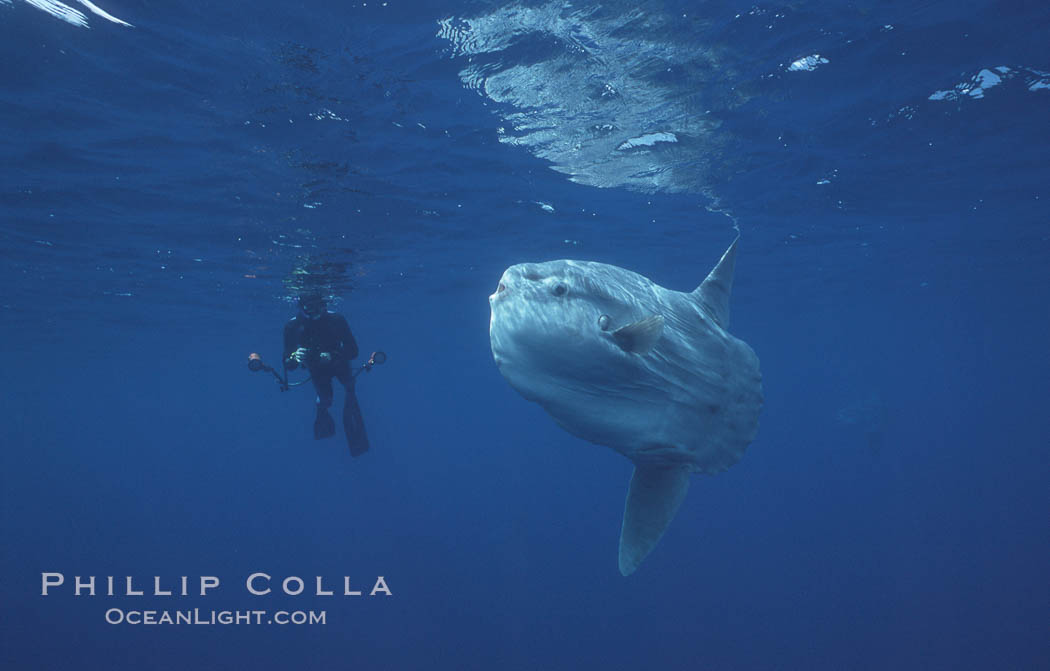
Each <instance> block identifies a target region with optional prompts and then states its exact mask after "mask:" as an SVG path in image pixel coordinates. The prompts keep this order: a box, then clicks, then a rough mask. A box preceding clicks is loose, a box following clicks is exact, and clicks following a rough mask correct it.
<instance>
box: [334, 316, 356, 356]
mask: <svg viewBox="0 0 1050 671" xmlns="http://www.w3.org/2000/svg"><path fill="white" fill-rule="evenodd" d="M336 317H338V318H339V340H340V341H342V347H341V348H340V351H339V354H340V355H341V356H342V357H343V358H345V359H346V360H347V361H352V360H353V359H356V358H357V341H356V340H354V334H353V333H351V332H350V325H349V324H347V323H346V317H344V316H343V315H336Z"/></svg>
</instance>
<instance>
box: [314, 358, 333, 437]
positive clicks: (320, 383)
mask: <svg viewBox="0 0 1050 671" xmlns="http://www.w3.org/2000/svg"><path fill="white" fill-rule="evenodd" d="M310 379H311V380H313V383H314V390H315V391H317V417H316V418H315V419H314V439H315V440H320V439H322V438H330V437H332V436H334V435H335V420H334V419H332V415H331V414H330V413H329V412H328V408H330V407H332V396H333V395H334V394H333V391H332V374H331V373H330V372H327V371H325V372H321V371H310Z"/></svg>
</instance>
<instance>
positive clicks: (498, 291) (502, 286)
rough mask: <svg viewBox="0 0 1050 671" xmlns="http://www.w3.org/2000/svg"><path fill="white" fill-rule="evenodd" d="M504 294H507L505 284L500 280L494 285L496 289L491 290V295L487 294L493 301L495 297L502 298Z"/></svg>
mask: <svg viewBox="0 0 1050 671" xmlns="http://www.w3.org/2000/svg"><path fill="white" fill-rule="evenodd" d="M506 295H507V285H506V284H504V283H503V282H500V283H499V286H497V287H496V291H495V292H493V293H492V295H490V296H489V301H494V300H496V299H497V298H502V297H503V296H506Z"/></svg>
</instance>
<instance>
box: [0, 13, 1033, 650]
mask: <svg viewBox="0 0 1050 671" xmlns="http://www.w3.org/2000/svg"><path fill="white" fill-rule="evenodd" d="M100 2H101V0H100ZM337 4H338V6H336V5H337ZM71 5H72V6H73V7H75V8H77V10H78V11H79V12H81V13H82V14H81V18H82V20H81V19H78V18H77V16H76V15H73V14H69V13H67V15H66V16H67V18H66V19H65V20H63V19H61V18H59V17H56V16H52V15H49V14H48V13H46V12H45V11H42V10H41V9H39V8H37V7H33V6H31V5H30V4H28V3H27V2H25V1H24V0H0V35H2V38H0V60H2V63H3V69H2V71H0V72H2V74H0V82H2V86H0V129H2V131H3V132H2V133H0V156H2V159H3V160H2V163H0V178H2V179H0V259H2V265H0V280H2V286H3V289H2V290H0V315H2V319H3V326H4V328H3V329H2V333H3V335H2V338H3V340H2V343H3V348H2V350H0V351H2V352H3V355H4V359H5V361H4V363H5V366H4V369H5V373H4V376H3V379H4V380H5V384H4V385H3V388H2V390H0V408H2V409H0V418H2V427H3V436H4V438H3V441H2V442H3V449H2V450H0V455H2V457H0V458H2V462H0V472H2V481H0V483H2V500H0V503H2V508H0V522H2V530H3V537H4V538H3V552H2V555H0V557H2V569H3V572H2V576H3V579H2V580H0V590H2V592H0V603H2V608H3V612H2V615H0V622H2V624H0V666H2V667H3V668H5V669H8V668H9V669H28V668H37V669H70V668H85V669H93V668H107V669H110V668H158V669H187V668H207V669H212V668H214V669H220V668H221V669H228V668H326V669H331V668H355V669H380V668H391V669H407V668H451V669H536V668H552V669H578V668H600V669H628V668H652V669H845V668H850V669H889V668H922V669H961V668H973V669H988V668H1003V669H1007V668H1008V669H1022V668H1024V669H1027V668H1032V669H1034V668H1045V666H1046V664H1047V661H1046V660H1047V658H1048V656H1050V638H1048V637H1047V622H1048V615H1050V612H1048V608H1050V581H1048V580H1047V566H1048V565H1050V526H1048V519H1050V518H1048V511H1050V505H1048V504H1050V496H1048V492H1050V489H1048V487H1047V481H1048V476H1050V456H1048V445H1050V441H1048V435H1050V413H1048V412H1047V404H1048V403H1047V402H1048V401H1050V393H1048V391H1047V377H1048V374H1050V353H1048V348H1047V342H1048V341H1050V338H1048V336H1050V311H1048V310H1047V298H1048V296H1050V263H1048V262H1050V186H1048V185H1050V168H1048V163H1047V155H1048V149H1050V123H1048V121H1050V47H1048V46H1047V42H1046V35H1047V34H1048V32H1047V31H1048V29H1050V10H1048V8H1047V5H1045V3H1034V2H1015V3H992V2H969V3H956V2H927V3H915V2H855V3H836V2H791V3H787V2H783V3H762V4H752V3H737V2H730V1H716V2H699V3H698V2H670V1H669V2H641V3H634V2H632V3H627V2H623V3H621V2H612V3H602V4H601V5H598V4H588V3H582V2H581V3H577V2H572V3H568V2H561V1H556V2H546V3H545V2H525V3H515V4H510V3H496V2H481V1H473V2H459V3H454V2H446V3H429V2H400V1H398V0H389V1H388V2H385V3H384V2H374V1H371V0H370V1H369V2H368V3H367V4H365V3H361V2H355V3H308V4H307V5H306V6H302V5H298V4H279V3H260V2H256V3H245V2H226V3H190V2H181V3H177V2H172V3H150V2H144V1H143V0H108V1H107V2H105V3H104V4H102V8H103V9H104V10H105V11H107V12H110V13H111V14H112V15H113V16H114V17H119V18H120V19H122V20H123V21H126V22H128V23H130V24H133V26H134V27H126V26H123V25H119V24H117V23H115V22H112V21H109V20H106V19H105V18H104V17H101V16H99V15H96V14H93V13H91V12H90V11H89V10H88V8H87V7H86V6H84V5H80V4H76V3H71ZM825 61H826V62H825ZM793 63H797V65H794V66H793V65H792V64H793ZM807 68H809V69H807ZM734 228H739V229H740V231H741V233H742V237H741V248H740V256H739V259H738V263H737V273H736V284H735V287H734V295H733V324H732V329H731V330H732V332H733V333H734V334H735V335H737V336H738V337H740V338H742V339H743V340H745V341H747V342H748V343H749V344H750V345H751V346H752V347H753V348H754V349H755V351H756V352H757V354H758V356H759V358H760V359H761V363H762V372H763V387H764V393H765V407H764V409H763V413H762V416H761V425H760V429H759V433H758V437H757V439H756V440H755V441H754V443H753V444H752V445H751V446H750V448H749V449H748V451H747V453H746V455H745V457H744V459H743V460H742V461H741V462H740V463H738V464H737V465H735V466H734V467H732V468H731V469H730V470H729V471H727V472H725V473H722V474H719V475H717V476H714V477H704V476H695V477H694V482H693V485H692V490H691V492H690V494H689V496H688V498H687V499H686V501H685V504H684V505H683V507H682V509H681V510H680V512H679V514H678V517H677V518H676V519H675V521H674V522H673V524H672V525H671V527H670V529H669V530H668V532H667V534H666V536H665V537H664V538H663V540H662V541H661V542H660V544H659V546H658V547H657V548H656V550H655V551H654V552H653V554H652V555H651V556H650V557H649V558H648V559H647V560H646V562H645V563H644V564H643V565H642V567H641V569H640V570H639V571H638V572H637V573H636V574H634V575H633V576H631V577H629V578H623V577H621V576H620V575H619V573H618V571H617V568H616V547H617V539H618V535H619V529H620V519H621V515H622V511H623V496H624V493H625V490H626V484H627V480H628V478H629V475H630V471H631V466H630V463H629V462H628V461H626V460H625V459H623V458H622V457H620V456H619V455H617V454H615V453H614V452H613V451H611V450H608V449H606V448H604V447H599V446H594V445H590V444H588V443H586V442H584V441H582V440H579V439H577V438H574V437H572V436H570V435H569V434H567V433H565V432H564V431H562V430H561V429H560V428H558V427H557V425H555V424H554V422H553V421H551V420H550V418H549V417H548V416H547V415H546V414H545V413H544V412H543V411H542V410H541V409H540V408H539V407H538V406H536V405H533V404H530V403H528V402H526V401H525V400H524V399H523V398H521V397H520V396H519V395H518V394H517V393H515V392H514V391H513V390H512V389H511V388H510V387H509V386H508V385H507V384H506V382H505V381H504V380H503V379H502V377H501V376H500V374H499V371H498V370H497V369H496V367H495V366H494V365H493V362H492V356H491V353H490V350H489V344H488V331H487V329H488V319H489V311H488V304H487V300H486V298H487V296H488V295H489V294H490V293H491V292H492V291H493V290H494V288H495V285H496V283H497V280H498V279H499V276H500V273H501V272H502V271H503V269H504V268H506V267H507V266H509V265H511V264H513V263H517V262H521V261H526V260H547V259H556V258H581V259H591V260H597V261H603V262H607V263H613V264H616V265H620V266H623V267H626V268H630V269H632V270H635V271H637V272H640V273H642V274H644V275H646V276H648V277H651V278H652V279H653V280H654V281H656V282H658V283H659V284H661V285H663V286H666V287H669V288H673V289H680V290H691V289H692V288H693V287H695V286H696V285H697V284H698V283H699V282H700V280H701V279H703V277H704V276H705V275H706V273H707V272H708V270H709V269H710V267H711V266H712V265H713V264H714V263H715V262H716V261H717V259H718V257H719V255H720V254H721V252H722V251H723V250H724V248H725V246H726V245H727V244H728V243H729V242H730V241H731V240H732V239H733V237H734V236H735V235H736V231H735V230H734ZM304 286H319V287H321V288H323V289H324V290H325V291H327V292H329V293H331V294H333V295H334V296H336V297H338V299H339V300H338V302H337V303H336V304H335V307H336V309H338V310H339V311H341V312H343V313H344V314H345V315H347V317H348V318H349V320H350V323H351V326H352V328H353V331H354V333H355V335H356V337H357V340H358V342H359V343H360V345H361V347H362V349H363V350H365V351H366V352H368V351H372V350H376V349H382V350H385V351H386V352H387V353H388V355H389V361H388V362H387V363H386V364H385V365H384V366H383V367H381V368H379V369H377V370H375V371H373V372H371V373H369V374H366V375H365V376H364V377H362V378H361V381H360V383H359V384H358V396H359V397H360V401H361V405H362V408H363V410H364V413H365V417H366V421H367V424H368V429H369V433H370V437H371V441H372V444H373V448H372V450H371V451H370V452H369V453H368V454H367V455H365V456H363V457H361V458H359V459H351V457H350V455H349V454H348V453H347V450H346V447H345V444H343V443H342V442H341V441H339V440H329V441H322V442H315V441H314V440H313V439H312V436H311V430H310V423H311V420H312V412H313V411H312V394H311V392H310V391H308V390H307V389H306V388H300V389H295V390H292V391H290V392H288V393H284V394H282V393H280V392H279V391H278V389H277V387H276V385H274V384H273V383H272V381H271V380H267V379H264V378H265V375H264V374H262V373H258V374H254V375H253V374H252V373H250V372H249V371H248V370H247V369H246V367H245V357H246V355H247V354H248V352H250V351H256V350H257V351H260V352H262V353H263V355H264V356H265V357H266V358H267V359H271V358H273V359H275V358H276V357H277V356H278V351H279V348H280V333H281V328H282V325H283V323H284V321H285V320H286V319H288V318H289V317H291V316H292V314H293V307H292V304H291V297H292V296H294V295H295V294H296V292H297V291H298V290H299V289H300V288H302V287H304ZM337 393H341V392H337ZM256 571H263V572H266V573H268V574H271V575H272V576H274V579H275V582H274V586H275V587H277V586H278V584H277V581H279V580H280V579H281V578H283V577H284V576H289V575H296V576H302V577H304V578H305V579H306V580H307V582H308V586H309V587H311V588H312V581H313V579H314V576H325V579H326V581H327V580H330V581H331V582H332V583H333V584H335V583H341V580H342V576H350V578H351V581H353V582H354V587H355V588H362V586H363V589H365V590H366V592H367V591H368V589H369V588H370V587H371V586H372V583H373V582H374V581H375V579H376V576H378V575H382V576H384V578H385V580H386V581H387V583H388V585H389V587H390V589H391V591H392V592H393V596H390V597H386V596H382V595H379V596H375V597H367V596H365V597H359V598H353V597H351V598H347V597H342V596H332V597H325V596H315V595H312V594H307V595H303V596H299V597H289V596H284V595H281V596H275V595H270V596H265V597H253V596H251V595H249V594H248V593H247V592H246V591H245V589H244V580H245V578H246V577H247V576H248V575H249V574H251V573H253V572H256ZM44 572H60V573H63V574H64V575H65V576H66V580H67V585H65V586H64V587H63V588H61V589H58V590H55V591H53V592H52V594H51V595H49V596H47V597H43V596H41V594H40V591H41V573H44ZM76 575H81V576H90V575H95V576H101V578H100V580H104V576H108V575H113V576H118V587H119V586H120V585H119V581H120V580H121V579H122V578H123V577H124V576H134V578H135V580H136V581H138V582H137V583H136V585H138V584H139V583H141V584H146V586H147V588H148V587H149V584H148V583H149V582H150V581H151V580H152V577H153V576H162V577H163V579H164V580H165V581H166V582H168V583H174V582H175V581H177V580H178V577H179V576H183V575H186V576H190V577H191V584H192V580H194V579H195V577H196V576H201V575H207V576H218V577H219V578H220V579H221V580H222V586H221V587H220V588H219V589H217V590H214V591H213V592H211V593H210V594H209V595H208V596H206V597H200V596H195V595H191V596H187V597H159V596H152V595H147V596H141V597H136V596H130V597H129V596H115V597H106V596H95V597H89V596H79V597H76V596H73V595H72V591H71V589H70V586H71V583H72V581H73V579H74V578H73V576H76ZM101 586H102V585H101V584H100V587H101ZM310 591H311V589H308V590H307V592H310ZM195 607H196V608H201V609H202V610H209V611H210V610H212V609H215V610H223V609H266V610H268V611H276V610H278V609H282V608H285V609H288V610H297V609H302V610H315V611H319V610H324V611H326V617H327V620H326V624H325V625H323V626H321V625H315V626H291V625H289V626H283V627H282V626H276V625H270V626H267V625H259V626H246V625H242V626H233V625H231V626H218V625H217V626H191V625H180V626H159V625H158V626H145V625H138V626H135V625H127V624H123V625H111V624H107V623H106V621H105V617H104V614H105V612H106V611H107V609H110V608H121V609H140V610H141V609H157V610H164V609H171V610H174V609H187V608H195Z"/></svg>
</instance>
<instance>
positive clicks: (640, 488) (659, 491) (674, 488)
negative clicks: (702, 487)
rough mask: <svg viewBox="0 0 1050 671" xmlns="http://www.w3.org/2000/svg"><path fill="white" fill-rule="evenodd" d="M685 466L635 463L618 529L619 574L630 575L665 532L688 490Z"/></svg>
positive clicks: (688, 472)
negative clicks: (620, 527) (621, 521)
mask: <svg viewBox="0 0 1050 671" xmlns="http://www.w3.org/2000/svg"><path fill="white" fill-rule="evenodd" d="M689 475H690V471H689V469H688V468H684V467H681V466H671V467H667V466H651V465H643V464H636V465H635V467H634V475H632V476H631V484H630V486H628V488H627V504H626V505H625V506H624V511H623V528H622V529H621V530H620V573H622V574H623V575H625V576H627V575H631V574H632V573H634V571H635V569H637V568H638V566H639V565H640V564H641V563H642V560H643V559H645V557H646V556H647V555H648V554H649V552H650V551H652V549H653V548H654V547H656V544H657V543H658V542H659V540H660V538H661V537H662V536H663V535H664V531H665V530H666V529H667V525H668V524H670V523H671V520H673V519H674V516H675V513H677V512H678V507H679V506H681V505H682V501H683V500H684V499H685V494H686V492H688V491H689Z"/></svg>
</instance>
